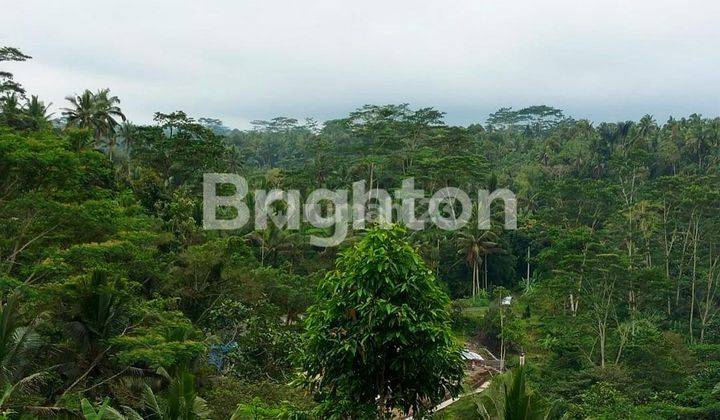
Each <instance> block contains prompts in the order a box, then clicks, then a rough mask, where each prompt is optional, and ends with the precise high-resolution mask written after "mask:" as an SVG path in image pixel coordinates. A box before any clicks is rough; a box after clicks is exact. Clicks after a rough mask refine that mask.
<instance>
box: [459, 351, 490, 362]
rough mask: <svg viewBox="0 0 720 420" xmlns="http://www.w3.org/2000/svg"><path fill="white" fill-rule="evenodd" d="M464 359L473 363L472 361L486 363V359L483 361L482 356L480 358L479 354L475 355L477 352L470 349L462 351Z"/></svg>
mask: <svg viewBox="0 0 720 420" xmlns="http://www.w3.org/2000/svg"><path fill="white" fill-rule="evenodd" d="M462 358H463V359H465V360H471V361H472V360H475V361H479V362H484V361H485V359H483V357H482V356H480V355H479V354H477V353H475V352H473V351H470V350H468V349H464V350H463V351H462Z"/></svg>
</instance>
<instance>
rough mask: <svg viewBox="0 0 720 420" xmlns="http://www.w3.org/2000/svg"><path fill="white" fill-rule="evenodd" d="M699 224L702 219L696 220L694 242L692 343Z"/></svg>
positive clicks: (691, 303)
mask: <svg viewBox="0 0 720 420" xmlns="http://www.w3.org/2000/svg"><path fill="white" fill-rule="evenodd" d="M699 223H700V218H699V217H698V218H697V219H696V220H695V235H694V240H693V271H692V285H691V286H690V342H691V343H692V342H693V341H694V339H695V338H694V336H693V318H694V317H695V282H696V280H697V248H698V235H699V226H698V225H699Z"/></svg>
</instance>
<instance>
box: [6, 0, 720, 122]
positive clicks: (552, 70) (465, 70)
mask: <svg viewBox="0 0 720 420" xmlns="http://www.w3.org/2000/svg"><path fill="white" fill-rule="evenodd" d="M13 3H14V4H13V5H12V7H3V13H2V15H0V44H7V45H13V46H17V47H20V48H21V49H23V50H24V51H26V52H28V53H29V54H31V55H33V56H34V60H33V61H31V62H26V63H13V64H11V65H10V66H9V67H10V70H11V71H14V72H15V73H16V75H17V78H18V79H19V80H20V81H21V82H23V83H24V84H25V86H26V87H27V88H28V89H29V90H30V91H31V92H33V93H37V94H39V95H40V96H41V97H42V98H44V99H45V100H47V101H52V102H54V103H55V104H56V105H60V104H61V103H62V102H63V99H62V98H63V97H64V96H65V95H67V94H71V93H73V92H79V91H81V90H82V89H84V88H91V89H96V88H100V87H110V88H111V89H112V91H113V93H115V94H117V95H118V96H120V98H121V99H122V100H123V107H124V109H125V110H126V112H127V114H128V115H129V116H130V118H131V119H132V120H134V121H137V122H147V121H149V120H150V119H151V118H152V113H153V112H154V111H171V110H176V109H183V110H185V111H187V112H188V113H190V114H191V115H195V116H198V117H200V116H212V117H217V118H221V119H223V120H224V121H226V123H228V124H231V125H234V126H241V127H242V126H247V122H248V121H250V120H253V119H266V118H271V117H273V116H276V115H289V116H295V117H305V116H313V117H316V118H317V119H321V120H323V119H328V118H336V117H341V116H344V115H346V114H347V113H348V112H349V111H351V110H352V109H354V108H355V107H357V106H360V105H363V104H365V103H401V102H409V103H411V104H412V105H414V106H434V107H437V108H439V109H441V110H443V111H446V112H448V116H447V119H448V121H449V122H451V123H458V124H467V123H471V122H477V121H483V120H484V119H485V117H486V115H487V114H488V113H489V112H492V111H494V110H495V109H497V108H498V107H500V106H508V105H513V106H524V105H530V104H538V103H547V104H551V105H554V106H557V107H560V108H563V109H565V110H567V112H568V113H570V114H571V115H574V116H576V117H586V118H590V119H593V120H605V119H609V120H617V119H630V118H639V117H640V116H642V115H643V114H645V113H651V114H654V115H655V116H656V117H657V118H659V119H664V118H665V117H667V116H668V115H670V114H674V115H681V114H687V113H690V112H701V113H703V114H706V115H718V114H719V113H720V112H718V111H720V79H718V77H717V68H718V67H720V52H719V51H718V49H717V47H716V44H717V42H718V40H719V39H720V26H718V25H717V24H716V21H717V19H718V17H720V3H718V2H716V1H710V0H708V1H692V0H691V1H687V2H677V1H665V0H660V1H657V0H656V1H650V0H639V1H633V2H628V1H623V2H620V1H583V2H578V1H546V2H536V1H510V2H490V1H480V0H462V1H460V0H455V1H453V0H449V1H444V2H430V1H417V0H416V1H410V0H400V1H397V0H396V1H393V2H388V1H379V0H369V1H365V2H354V3H349V2H339V1H336V0H315V1H307V2H300V1H290V0H288V1H276V0H262V1H260V0H243V1H206V2H189V1H188V2H182V1H180V2H178V1H153V2H147V1H104V2H91V1H72V0H71V1H63V2H44V1H39V0H24V1H23V2H18V1H14V2H13Z"/></svg>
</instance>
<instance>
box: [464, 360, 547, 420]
mask: <svg viewBox="0 0 720 420" xmlns="http://www.w3.org/2000/svg"><path fill="white" fill-rule="evenodd" d="M477 407H478V412H479V413H480V416H482V418H483V419H486V420H544V419H547V418H549V417H550V414H551V410H548V409H547V408H545V407H544V406H543V405H542V404H541V403H540V401H538V398H537V397H536V396H535V394H533V392H532V391H531V390H530V389H529V388H528V386H527V383H526V381H525V368H524V367H522V366H520V367H518V368H517V369H515V371H514V372H513V373H512V374H509V375H501V376H498V377H496V378H495V379H493V383H492V385H491V386H490V389H489V390H488V393H487V394H486V395H484V396H483V397H481V399H480V401H478V403H477Z"/></svg>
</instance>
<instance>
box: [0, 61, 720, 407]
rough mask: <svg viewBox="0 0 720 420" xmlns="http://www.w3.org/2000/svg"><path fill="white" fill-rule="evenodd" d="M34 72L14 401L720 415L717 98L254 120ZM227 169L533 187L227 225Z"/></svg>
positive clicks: (11, 82)
mask: <svg viewBox="0 0 720 420" xmlns="http://www.w3.org/2000/svg"><path fill="white" fill-rule="evenodd" d="M29 59H30V56H28V55H26V54H24V53H23V52H22V51H20V50H17V49H15V48H10V47H3V48H2V49H0V65H2V64H3V62H7V61H19V62H22V61H26V60H29ZM23 65H27V66H31V65H32V61H28V62H26V63H24V64H23ZM29 92H32V87H23V86H21V85H20V84H19V83H18V82H17V81H16V79H15V78H14V77H13V75H12V74H10V73H9V72H6V71H3V72H0V296H2V299H1V305H0V367H1V369H0V386H1V387H2V392H3V394H2V397H1V398H0V418H8V419H14V418H34V417H46V416H54V417H62V418H88V419H107V418H148V419H150V418H157V419H195V418H218V419H220V418H235V419H242V418H350V417H352V418H373V417H381V416H391V415H396V416H399V415H408V414H411V413H412V414H415V415H416V416H418V417H419V416H422V415H426V416H436V418H438V417H439V416H442V415H444V414H443V413H445V415H447V416H449V417H446V418H455V417H452V414H450V412H451V411H452V410H457V411H459V410H461V409H460V408H457V407H464V408H462V409H463V410H466V411H465V413H464V415H466V416H469V417H465V418H479V417H480V416H483V415H484V416H486V417H489V418H515V417H509V416H510V414H508V413H512V412H517V411H513V410H523V409H527V407H528V405H529V402H532V403H533V404H532V405H533V407H535V406H536V404H537V406H538V407H542V410H541V411H542V412H541V413H535V414H533V415H537V416H545V415H548V416H549V417H550V418H701V419H711V418H718V417H720V318H719V317H718V313H719V312H720V292H719V291H718V287H720V264H719V262H720V255H719V254H718V252H719V251H720V243H718V241H719V240H720V218H718V216H717V215H718V211H719V210H720V192H719V191H718V188H717V185H718V181H720V118H718V117H712V116H711V117H707V116H701V115H698V114H692V115H689V116H683V117H673V118H669V119H668V120H667V121H657V120H656V119H655V118H653V116H651V115H646V116H644V117H642V118H641V119H640V120H639V121H617V122H593V121H588V120H585V119H575V118H572V117H570V116H568V115H566V113H565V112H564V111H562V110H560V109H556V108H553V107H551V106H546V105H538V106H531V107H526V108H521V109H518V110H513V108H510V107H504V108H500V109H499V110H498V111H497V112H495V113H493V114H492V115H490V117H489V118H488V119H487V121H484V122H483V121H478V122H477V123H474V124H470V125H468V126H454V125H450V124H448V123H446V120H445V114H444V113H443V112H442V111H441V110H436V109H434V108H419V109H418V108H414V107H412V106H410V105H408V104H397V105H364V106H360V107H359V108H357V109H356V110H355V111H353V112H351V113H349V114H348V115H347V116H346V117H344V118H340V119H334V120H329V121H324V122H317V121H315V120H311V119H310V120H305V121H300V120H299V119H296V118H291V117H277V118H274V119H271V120H267V121H265V120H258V121H254V122H253V123H252V128H251V129H247V130H239V129H233V128H229V127H226V126H225V125H224V124H223V122H222V121H221V120H219V119H217V118H213V117H212V116H191V115H188V114H187V113H186V112H184V111H181V110H160V111H159V112H157V113H155V114H154V116H148V120H150V119H151V118H152V120H153V123H152V124H147V125H143V124H133V123H132V122H130V121H129V120H128V119H127V118H126V116H125V113H124V111H123V108H122V107H123V103H122V98H120V97H118V96H116V95H115V94H114V93H113V91H112V90H111V89H108V88H104V87H98V86H89V87H88V89H86V90H84V91H82V92H78V93H74V94H71V95H69V96H68V97H67V98H66V100H65V102H63V104H62V105H63V106H62V109H61V111H60V113H59V114H58V115H54V114H50V113H48V111H49V108H48V106H47V103H46V102H44V101H43V100H41V99H39V98H38V97H37V96H34V95H32V94H29ZM28 95H29V96H28ZM209 172H220V173H224V172H227V173H236V174H241V175H242V176H243V177H244V178H245V179H247V180H248V182H249V184H250V188H260V189H266V190H270V189H274V188H276V189H284V190H290V189H296V190H299V191H301V192H303V194H307V193H308V192H310V191H312V190H314V189H318V188H328V189H341V188H350V187H351V185H352V183H353V182H356V181H366V183H367V185H368V186H369V188H386V189H388V190H393V189H395V188H397V186H398V185H399V180H402V179H405V178H410V177H412V178H414V179H415V180H416V183H417V185H418V186H420V187H422V188H425V189H427V190H429V191H432V190H435V189H438V188H442V187H446V186H454V187H457V188H460V189H463V190H465V191H477V190H481V189H487V190H495V189H496V188H508V189H510V190H512V191H513V192H515V194H516V196H517V200H518V220H517V222H518V228H517V230H505V229H503V225H502V223H501V217H500V216H501V215H500V214H498V215H497V216H498V217H496V218H495V219H497V220H495V219H494V220H493V223H492V225H491V228H490V229H479V228H477V227H476V226H477V225H476V224H472V223H471V224H470V225H469V227H468V228H465V229H462V230H459V231H445V230H442V229H439V228H436V227H430V228H428V229H424V230H421V231H412V230H408V229H405V228H403V227H402V226H397V225H395V226H390V227H387V226H374V225H369V226H368V227H367V229H363V230H351V231H350V233H349V235H348V238H347V240H346V241H344V242H343V243H342V244H340V245H339V246H337V247H332V248H319V247H315V246H312V245H311V244H310V242H309V240H308V238H309V236H310V235H315V234H319V233H327V232H318V230H322V229H319V228H316V227H313V226H309V225H307V224H303V225H301V226H300V229H298V230H290V229H285V228H280V227H277V226H274V225H273V224H272V223H271V224H269V226H268V228H267V229H264V230H254V229H253V228H252V226H250V225H248V226H246V227H243V228H242V229H238V230H232V231H209V230H203V229H202V179H203V174H204V173H209ZM278 210H280V211H281V210H282V208H278ZM498 213H499V212H498ZM493 214H496V213H495V212H494V213H493ZM474 217H477V214H475V215H474ZM473 354H476V355H481V359H482V360H484V361H485V363H483V364H481V365H480V366H479V365H478V364H476V363H475V362H473V360H479V359H471V357H474V356H473ZM468 355H470V356H468ZM495 356H497V360H495V358H494V357H495ZM521 361H522V362H521ZM523 363H524V366H522V368H521V365H522V364H523ZM505 371H510V373H503V372H505ZM490 383H492V384H493V385H492V386H489V387H488V384H490ZM484 384H485V385H484ZM500 384H506V386H504V387H503V386H501V385H500ZM486 388H487V389H486ZM476 394H477V395H476ZM458 396H462V398H461V399H460V400H459V401H458V402H457V403H454V404H453V405H451V406H448V407H446V408H444V409H443V410H442V411H440V412H433V410H434V408H435V407H436V406H437V405H438V404H440V403H442V402H443V401H446V400H451V399H452V398H453V397H458ZM518 407H519V408H518ZM523 407H525V408H523ZM533 409H534V408H533ZM523 413H524V411H523ZM528 413H529V411H528ZM457 418H463V417H460V415H459V414H458V417H457ZM527 418H534V417H530V414H528V417H527Z"/></svg>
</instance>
